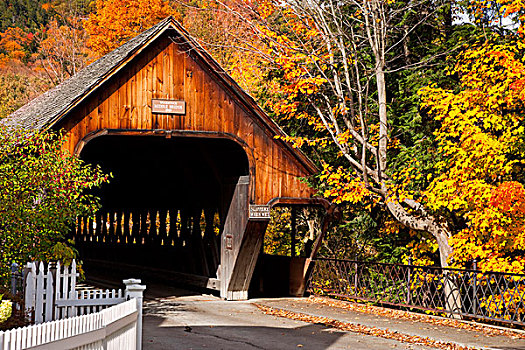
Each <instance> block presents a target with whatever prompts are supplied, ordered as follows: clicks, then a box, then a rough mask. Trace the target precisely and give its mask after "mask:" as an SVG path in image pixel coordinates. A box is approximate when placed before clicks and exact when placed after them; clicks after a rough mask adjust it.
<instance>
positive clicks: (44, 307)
mask: <svg viewBox="0 0 525 350" xmlns="http://www.w3.org/2000/svg"><path fill="white" fill-rule="evenodd" d="M26 271H27V272H26V273H27V276H26V277H25V279H24V288H23V289H24V294H25V295H24V301H25V307H26V310H27V312H28V313H29V314H30V315H31V316H32V318H33V319H34V322H35V324H39V323H42V322H46V321H53V320H59V319H64V318H66V317H74V316H79V315H86V314H90V313H93V312H98V311H100V310H102V309H104V308H107V307H109V306H111V305H116V304H119V303H122V302H123V301H125V300H126V299H125V293H124V292H123V291H122V289H118V290H115V289H112V290H109V289H106V290H102V289H91V290H77V277H78V275H79V274H78V272H77V265H76V261H75V260H73V262H72V263H71V265H70V266H69V267H68V266H63V265H61V264H60V262H57V263H56V266H53V265H52V264H50V263H48V264H47V267H46V266H45V264H44V263H43V262H38V263H35V262H31V263H28V264H27V266H26ZM139 283H140V282H139Z"/></svg>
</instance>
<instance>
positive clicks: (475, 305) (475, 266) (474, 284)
mask: <svg viewBox="0 0 525 350" xmlns="http://www.w3.org/2000/svg"><path fill="white" fill-rule="evenodd" d="M472 269H473V270H474V276H473V277H472V314H473V315H476V314H477V312H478V303H477V299H478V283H477V282H478V281H477V278H478V261H477V260H476V259H474V261H473V262H472Z"/></svg>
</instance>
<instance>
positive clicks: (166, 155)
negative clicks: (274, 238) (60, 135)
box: [74, 135, 249, 278]
mask: <svg viewBox="0 0 525 350" xmlns="http://www.w3.org/2000/svg"><path fill="white" fill-rule="evenodd" d="M81 158H83V159H84V160H86V161H87V162H89V163H92V164H99V165H100V166H101V167H102V169H103V170H104V172H106V173H111V174H112V175H113V176H112V178H111V179H110V182H109V183H108V184H105V185H103V187H102V188H101V189H99V190H97V191H94V192H93V194H95V195H97V196H99V197H100V198H101V204H102V209H101V210H100V211H99V213H98V214H97V215H96V217H93V218H81V219H79V222H78V225H77V228H76V230H75V234H74V236H75V241H76V245H77V247H78V249H79V252H80V255H81V258H83V259H85V260H86V261H88V262H89V261H91V262H98V263H99V264H100V263H101V262H102V263H103V262H115V263H119V264H132V265H138V266H143V267H157V268H158V267H162V268H163V269H166V270H170V271H178V272H181V273H185V274H191V275H198V276H206V277H211V278H215V277H217V276H216V272H217V267H218V265H219V263H220V233H221V232H222V228H223V225H224V219H225V216H226V214H227V210H228V208H229V204H230V202H231V199H232V195H233V190H234V188H235V187H234V184H236V183H237V180H238V178H239V177H240V176H243V175H248V173H249V164H248V160H247V156H246V154H245V152H244V150H243V149H242V147H241V146H239V145H238V144H237V143H235V142H233V141H231V140H228V139H217V138H194V137H173V138H166V137H161V136H122V135H120V136H101V137H97V138H95V139H93V140H92V141H90V142H89V143H88V144H87V145H86V146H85V147H84V149H83V151H82V153H81ZM110 265H111V264H109V265H108V266H110ZM87 266H89V264H87Z"/></svg>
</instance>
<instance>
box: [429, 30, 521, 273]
mask: <svg viewBox="0 0 525 350" xmlns="http://www.w3.org/2000/svg"><path fill="white" fill-rule="evenodd" d="M508 39H509V38H504V37H499V36H497V37H495V38H494V39H493V40H491V41H490V42H489V41H487V42H484V43H480V44H478V45H477V46H475V47H472V48H470V49H468V50H466V51H465V52H464V53H463V54H462V55H461V57H460V59H459V61H458V63H457V65H456V67H455V69H454V71H453V72H452V73H454V74H457V75H458V76H459V80H460V87H459V90H458V91H452V90H445V89H442V88H438V87H428V88H426V89H424V90H422V91H421V97H422V101H423V105H424V106H426V107H427V108H429V111H430V113H431V114H432V115H433V116H434V117H435V118H436V119H438V120H439V121H440V122H441V127H440V129H438V130H436V132H435V136H436V141H437V143H438V150H437V151H438V155H439V156H440V157H441V161H440V162H438V163H437V175H436V177H435V178H434V179H433V181H432V182H431V184H430V186H429V188H428V189H427V191H426V193H425V195H426V201H427V206H428V207H429V208H431V209H433V210H435V211H445V212H449V213H452V214H453V215H454V216H456V217H458V218H460V220H462V221H463V222H464V223H465V224H464V227H463V228H462V229H460V230H459V231H458V232H456V233H455V234H454V236H453V237H452V239H451V243H452V245H453V247H454V255H453V257H454V261H455V263H456V264H458V265H467V264H468V263H469V262H470V261H471V260H472V259H477V260H478V261H479V262H480V265H479V266H480V267H481V268H482V269H484V270H496V271H506V272H523V271H525V258H524V253H525V190H524V188H523V184H522V183H520V182H522V181H523V177H522V172H523V165H524V161H525V158H524V156H525V132H524V125H525V90H524V83H525V62H524V60H523V54H524V52H523V49H524V48H525V43H524V42H523V41H522V38H519V37H517V38H516V40H515V41H511V42H508V43H504V42H505V41H506V40H508Z"/></svg>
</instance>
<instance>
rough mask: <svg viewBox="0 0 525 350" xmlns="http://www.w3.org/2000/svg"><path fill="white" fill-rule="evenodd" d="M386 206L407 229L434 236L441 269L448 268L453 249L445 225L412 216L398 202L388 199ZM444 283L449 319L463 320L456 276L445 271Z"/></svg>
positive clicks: (425, 215)
mask: <svg viewBox="0 0 525 350" xmlns="http://www.w3.org/2000/svg"><path fill="white" fill-rule="evenodd" d="M386 206H387V208H388V210H389V212H390V213H391V214H392V216H393V217H394V218H395V219H396V220H397V221H399V222H400V223H402V224H403V225H405V226H406V227H408V228H411V229H414V230H419V231H426V232H429V233H430V234H432V235H433V236H434V238H435V239H436V240H437V243H438V248H439V258H440V262H441V267H448V258H449V257H450V255H451V254H452V251H453V249H452V247H451V246H450V244H449V242H448V239H449V237H450V232H449V231H448V230H447V228H446V227H445V226H444V225H443V224H441V223H439V222H437V221H436V219H435V218H434V217H433V216H431V215H428V214H424V213H422V216H415V215H413V214H410V213H408V212H407V211H406V210H405V209H404V208H403V206H402V205H401V204H400V203H399V202H397V201H393V200H390V199H387V204H386ZM442 282H443V293H444V296H443V297H444V308H445V310H446V311H447V313H448V316H449V317H452V318H458V319H459V318H461V315H460V313H461V308H462V305H461V304H462V302H461V294H460V291H459V287H458V285H457V282H456V281H455V279H454V275H453V274H452V273H450V271H447V270H443V274H442Z"/></svg>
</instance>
